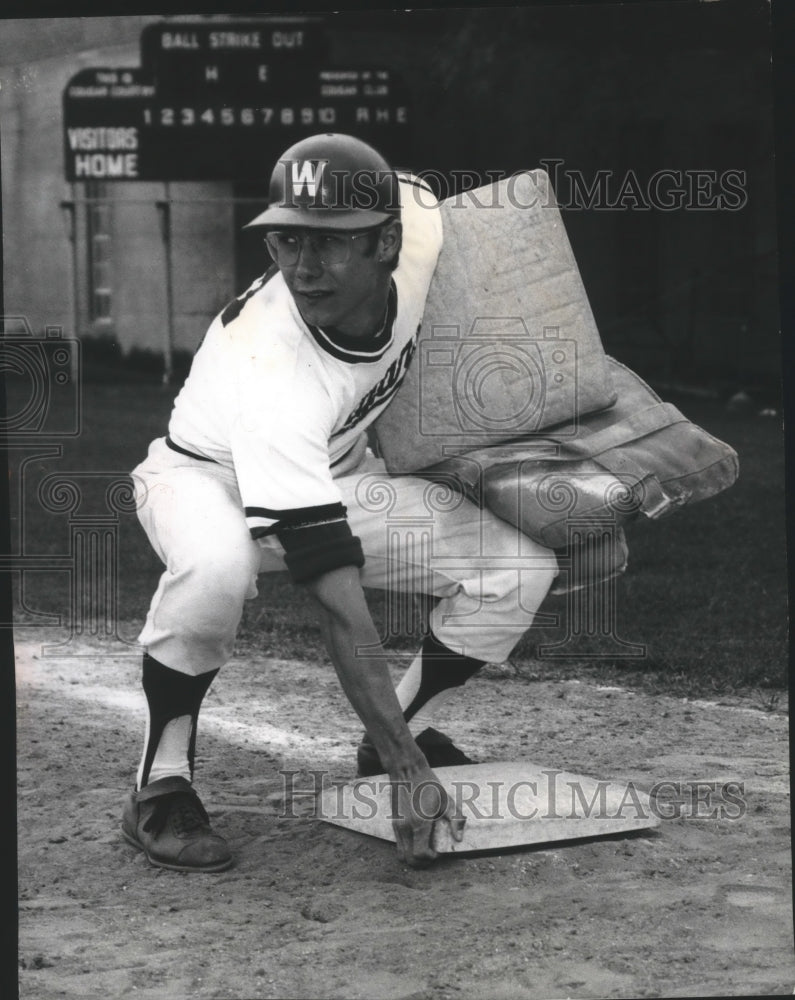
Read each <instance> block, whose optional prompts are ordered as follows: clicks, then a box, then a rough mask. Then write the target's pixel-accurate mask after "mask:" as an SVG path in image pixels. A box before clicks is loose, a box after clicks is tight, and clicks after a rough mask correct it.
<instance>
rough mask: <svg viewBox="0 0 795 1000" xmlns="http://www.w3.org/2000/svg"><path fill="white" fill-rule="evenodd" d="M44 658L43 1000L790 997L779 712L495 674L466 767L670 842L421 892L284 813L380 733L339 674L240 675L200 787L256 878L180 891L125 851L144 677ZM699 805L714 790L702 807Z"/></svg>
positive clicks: (613, 841) (32, 693) (202, 881)
mask: <svg viewBox="0 0 795 1000" xmlns="http://www.w3.org/2000/svg"><path fill="white" fill-rule="evenodd" d="M41 639H42V636H41V635H36V634H34V633H33V632H32V631H31V630H24V629H20V630H19V632H18V637H17V683H18V727H19V733H18V743H19V771H18V780H19V794H18V807H19V857H20V871H19V880H20V993H21V996H22V997H23V998H26V1000H53V998H59V997H70V998H81V1000H86V998H102V1000H107V998H121V997H138V998H151V1000H183V998H185V1000H187V998H189V997H190V998H219V1000H220V998H228V1000H243V998H266V997H267V998H270V997H306V998H321V997H322V998H358V997H372V998H384V1000H386V998H394V1000H397V998H402V1000H419V998H425V997H428V998H440V1000H441V998H480V997H483V998H486V997H489V998H495V1000H501V998H506V1000H507V998H519V1000H530V998H532V1000H546V998H557V997H560V998H563V997H572V998H574V997H643V996H649V997H653V996H663V997H676V996H721V995H723V996H726V995H733V996H739V995H750V996H753V995H764V994H782V995H783V994H790V993H792V991H793V985H795V961H794V960H793V948H792V945H793V929H792V908H791V898H792V897H791V881H790V872H791V855H790V810H789V797H788V793H789V776H788V726H787V717H786V714H785V708H786V706H779V707H778V708H777V710H775V711H772V712H771V711H765V710H763V709H762V708H756V707H752V706H749V703H748V702H745V703H740V702H739V701H735V702H734V703H733V704H728V703H721V704H713V703H706V702H694V701H686V700H681V699H676V698H671V697H664V696H654V697H652V696H649V695H645V694H641V693H636V692H629V691H625V690H622V689H619V688H604V687H598V686H595V685H592V684H588V683H584V682H577V681H571V680H569V681H561V682H558V683H551V682H541V681H536V682H532V681H527V680H523V679H522V678H520V677H517V676H515V675H514V674H513V673H512V672H511V671H510V670H509V669H504V668H503V669H500V668H489V669H488V670H487V671H486V676H484V677H478V678H476V679H475V680H474V681H472V682H471V683H470V684H469V685H467V689H466V692H464V693H462V695H461V697H460V699H459V700H457V701H456V702H455V703H454V706H453V707H452V708H451V709H450V710H449V712H448V716H447V719H448V723H449V724H448V727H447V728H448V731H449V732H451V734H452V735H454V736H455V737H456V739H457V742H459V743H460V744H461V745H462V746H463V747H464V748H466V749H468V750H469V751H470V752H471V753H473V755H476V756H477V757H478V758H479V759H481V760H500V759H502V760H520V759H527V760H530V761H533V762H534V763H540V764H543V765H545V766H546V765H548V766H550V767H555V768H561V769H565V770H569V771H574V772H577V773H583V774H589V775H593V776H595V777H599V778H607V779H615V780H632V781H633V782H634V783H635V784H636V785H637V786H638V787H639V788H642V789H645V790H647V791H652V793H653V795H654V796H655V798H654V801H655V802H656V803H657V804H658V808H659V809H660V811H661V814H662V815H665V816H670V815H674V818H670V819H668V818H666V819H664V820H663V822H662V823H661V825H660V826H659V827H658V828H657V829H656V830H653V831H640V832H638V833H634V834H632V835H623V836H615V837H606V838H594V839H590V840H579V841H572V842H568V843H556V844H552V845H547V846H543V845H542V846H540V847H538V846H537V847H533V848H526V849H519V850H513V851H510V852H506V853H499V854H498V853H481V854H478V855H468V856H457V857H447V858H445V859H443V860H441V861H439V862H437V864H436V865H435V866H433V867H432V868H430V869H427V870H423V871H414V870H412V869H409V868H407V867H406V866H405V865H402V864H401V863H400V862H399V861H398V860H397V857H396V854H395V849H394V846H393V845H391V844H388V843H386V842H384V841H379V840H375V839H372V838H370V837H366V836H363V835H360V834H354V833H350V832H348V831H345V830H342V829H339V828H336V827H333V826H329V825H327V824H324V823H321V822H319V821H318V820H317V819H315V818H314V817H313V815H312V801H311V799H310V798H308V797H307V796H297V797H295V798H294V799H293V800H290V799H289V796H288V798H287V801H285V787H284V782H283V779H282V777H281V776H280V774H279V771H280V770H288V771H291V772H298V774H297V775H295V776H294V778H293V787H294V788H301V787H309V782H310V778H309V774H308V771H309V770H319V769H326V770H328V772H329V776H330V777H331V778H346V777H350V776H351V774H352V761H353V750H354V747H355V745H356V743H357V741H358V737H359V733H360V728H361V727H360V725H359V723H358V721H357V720H356V718H355V717H354V715H353V713H352V711H351V709H350V708H349V706H348V704H347V702H346V700H345V698H344V696H343V694H342V693H341V691H340V689H339V687H338V685H337V681H336V678H335V676H334V672H333V669H332V668H331V667H330V666H329V665H327V664H316V663H307V662H297V661H286V660H272V659H267V658H266V657H264V656H263V657H261V658H258V659H255V660H254V661H253V662H252V661H251V660H250V659H249V660H247V661H246V662H243V661H241V660H240V659H235V660H234V661H233V662H232V663H231V664H229V665H228V666H227V667H226V668H225V669H224V671H223V672H222V674H221V675H220V677H219V678H218V680H217V681H216V682H215V684H214V686H213V688H212V689H211V691H210V693H209V695H208V699H207V702H206V710H205V711H204V713H203V717H202V724H201V727H200V733H199V760H198V770H197V782H196V783H197V787H198V788H199V790H200V792H201V793H202V796H203V798H204V801H205V804H206V805H207V807H208V809H209V811H210V814H211V816H212V817H213V821H214V824H215V826H216V827H217V828H218V830H219V831H221V832H223V833H224V834H225V835H226V836H227V837H228V838H229V839H230V841H231V844H232V846H233V849H234V851H235V854H236V858H237V863H236V866H235V867H234V868H232V869H231V870H229V871H227V872H224V873H222V874H220V875H213V876H195V875H182V874H175V873H170V872H165V871H162V870H158V869H154V868H151V867H149V866H148V865H147V863H146V862H145V860H144V858H143V857H142V855H141V854H139V853H137V852H136V851H135V850H134V849H133V848H131V847H129V846H128V845H127V844H126V843H125V842H124V841H123V839H122V837H121V834H120V832H119V819H120V811H121V803H122V799H123V797H124V794H125V793H126V791H127V790H128V789H129V787H130V786H131V783H132V780H133V772H134V769H135V766H136V764H137V759H138V755H139V752H140V749H141V741H142V733H143V698H142V696H141V695H140V693H139V688H138V659H137V657H134V656H121V655H113V654H112V653H111V652H94V654H93V655H86V656H63V655H61V656H42V655H41ZM82 651H83V652H86V653H88V652H90V651H89V650H87V649H83V650H82ZM70 652H73V650H70ZM117 652H118V651H117ZM456 706H460V708H461V711H460V714H459V713H458V712H457V711H456ZM696 782H707V783H712V784H708V785H707V786H706V787H707V792H703V791H702V793H701V805H699V804H698V802H697V801H696V799H697V796H696V794H695V791H694V789H695V787H696V786H695V783H696ZM733 782H736V783H738V785H739V786H740V787H741V793H738V790H737V788H736V787H733V786H731V785H730V783H733ZM727 787H729V788H730V791H729V792H728V793H727V792H726V789H727ZM677 812H678V813H679V815H678V816H676V815H675V814H676V813H677ZM285 813H292V814H293V815H292V816H287V815H285Z"/></svg>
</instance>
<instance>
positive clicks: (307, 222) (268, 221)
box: [243, 205, 400, 230]
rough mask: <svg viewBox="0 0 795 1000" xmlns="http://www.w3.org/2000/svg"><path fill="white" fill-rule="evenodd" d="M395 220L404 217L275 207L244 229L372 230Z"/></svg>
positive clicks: (336, 210)
mask: <svg viewBox="0 0 795 1000" xmlns="http://www.w3.org/2000/svg"><path fill="white" fill-rule="evenodd" d="M392 219H395V220H399V219H400V215H399V214H398V213H392V212H379V211H376V210H374V209H342V208H314V209H309V208H303V209H302V208H285V207H284V206H282V205H271V206H270V208H266V209H265V211H264V212H262V213H260V215H258V216H257V217H256V218H254V219H252V220H251V222H247V223H246V225H245V226H243V228H244V229H253V228H255V227H266V228H269V229H281V228H282V227H290V226H295V227H301V228H302V229H343V230H345V229H369V228H370V227H371V226H380V225H381V224H382V223H384V222H389V221H390V220H392Z"/></svg>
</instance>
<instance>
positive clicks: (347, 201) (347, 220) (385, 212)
mask: <svg viewBox="0 0 795 1000" xmlns="http://www.w3.org/2000/svg"><path fill="white" fill-rule="evenodd" d="M268 197H269V200H270V205H269V207H268V208H267V209H266V210H265V211H264V212H263V213H262V214H261V215H258V216H257V217H256V219H252V221H251V222H249V223H248V225H246V226H245V227H244V228H246V229H248V228H249V227H251V226H268V227H271V228H273V227H280V226H306V227H309V228H312V229H367V228H368V227H369V226H377V225H380V224H381V223H382V222H387V221H388V220H389V219H399V218H400V195H399V193H398V182H397V176H396V174H395V172H394V171H393V170H392V168H391V167H390V166H389V164H388V163H387V162H386V160H385V159H384V158H383V156H381V154H380V153H378V152H376V150H374V149H373V147H372V146H368V145H367V143H366V142H362V140H361V139H356V138H354V137H353V136H352V135H340V134H336V133H327V134H325V135H313V136H309V138H307V139H302V140H301V141H300V142H297V143H295V145H294V146H291V147H290V148H289V149H288V150H287V151H286V152H284V153H283V154H282V155H281V156H280V157H279V160H278V162H277V164H276V166H275V167H274V168H273V173H272V174H271V182H270V191H269V194H268Z"/></svg>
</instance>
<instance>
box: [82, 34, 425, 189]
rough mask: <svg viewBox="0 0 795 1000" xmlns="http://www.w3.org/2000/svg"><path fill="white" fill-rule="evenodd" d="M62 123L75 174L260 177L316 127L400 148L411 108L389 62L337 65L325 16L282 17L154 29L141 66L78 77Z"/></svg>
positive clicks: (145, 38) (145, 37)
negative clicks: (386, 64)
mask: <svg viewBox="0 0 795 1000" xmlns="http://www.w3.org/2000/svg"><path fill="white" fill-rule="evenodd" d="M63 121H64V153H65V164H66V179H67V180H69V181H84V180H103V181H114V180H118V181H130V180H145V181H166V180H167V181H178V180H186V181H210V180H239V181H262V180H265V179H266V178H267V177H268V176H269V175H270V170H271V168H272V166H273V161H274V160H275V158H276V157H277V156H278V155H279V153H281V152H282V151H283V150H284V149H286V148H287V146H289V145H291V144H292V143H293V142H296V141H298V140H299V139H301V138H303V137H304V136H306V135H310V134H312V133H314V132H323V131H328V132H350V133H353V134H355V135H357V136H359V137H360V138H362V139H365V140H366V141H369V142H371V143H372V144H373V145H374V146H376V147H377V148H378V149H380V150H381V151H382V152H383V153H384V154H385V155H386V156H387V157H388V158H389V157H390V156H392V155H395V154H398V155H399V154H400V152H401V151H402V150H404V149H405V147H406V140H407V138H408V135H409V126H410V114H409V101H408V95H407V92H406V88H405V87H404V85H403V84H402V81H401V80H400V79H399V78H398V77H397V76H396V75H395V74H393V73H392V72H391V71H390V70H389V69H387V68H384V67H375V66H358V67H337V66H334V65H333V64H331V62H330V60H329V57H328V41H327V37H326V33H325V31H324V29H323V25H322V24H319V23H318V22H317V21H312V20H309V19H304V18H292V19H291V18H279V19H268V20H263V21H258V22H252V23H224V24H221V23H213V24H206V23H199V24H192V23H185V22H173V23H171V22H162V23H159V24H152V25H148V26H147V27H146V28H144V30H143V32H142V34H141V66H140V67H133V68H89V69H82V70H80V71H79V72H77V73H76V74H75V75H74V76H73V77H72V78H71V79H70V80H69V82H68V84H67V85H66V88H65V90H64V94H63Z"/></svg>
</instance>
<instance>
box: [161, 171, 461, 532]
mask: <svg viewBox="0 0 795 1000" xmlns="http://www.w3.org/2000/svg"><path fill="white" fill-rule="evenodd" d="M418 183H419V182H417V181H415V180H413V179H411V178H401V184H400V189H401V201H402V211H401V221H402V224H403V244H402V249H401V253H400V262H399V266H398V268H397V269H396V270H395V272H394V274H393V275H392V285H391V289H390V293H389V302H388V309H387V317H386V322H385V324H384V327H383V329H382V330H381V331H380V332H379V333H378V334H376V335H375V336H374V337H373V338H371V339H367V340H365V339H362V340H359V339H357V338H350V337H343V336H341V335H339V334H338V333H331V332H325V331H323V330H321V329H319V328H316V327H312V326H309V325H307V324H306V323H305V322H304V320H303V319H302V318H301V315H300V313H299V311H298V309H297V307H296V305H295V302H294V300H293V298H292V295H291V294H290V292H289V290H288V288H287V286H286V284H285V282H284V280H283V278H282V276H281V274H280V273H279V272H278V271H276V270H274V269H271V271H269V272H268V273H267V274H266V275H264V276H263V277H262V278H259V279H258V280H257V281H255V282H254V283H253V284H252V285H251V287H250V288H249V289H248V290H247V291H246V292H245V293H244V294H243V295H241V296H240V297H239V298H238V299H236V300H234V301H233V302H232V303H231V304H230V305H229V306H228V307H227V308H226V309H225V310H224V311H223V312H222V313H221V314H220V315H219V316H218V317H217V318H216V319H215V320H214V321H213V323H212V325H211V326H210V328H209V330H208V331H207V335H206V337H205V339H204V341H203V343H202V345H201V347H200V348H199V350H198V351H197V353H196V357H195V358H194V361H193V365H192V367H191V371H190V375H189V376H188V378H187V380H186V382H185V385H184V387H183V389H182V390H181V392H180V393H179V395H178V397H177V399H176V402H175V404H174V410H173V413H172V415H171V420H170V423H169V428H168V432H169V441H170V443H172V445H175V446H176V447H177V449H178V450H185V451H187V452H189V453H192V454H194V455H195V456H201V457H204V458H206V459H208V460H211V461H213V462H218V463H220V464H221V465H224V466H226V467H229V468H232V469H234V472H235V475H236V477H237V481H238V485H239V488H240V494H241V497H242V501H243V505H244V508H245V516H246V521H247V523H248V526H249V528H250V530H251V533H252V535H253V536H254V537H259V536H261V535H263V534H266V533H271V532H272V531H273V530H274V529H275V528H276V526H277V525H279V526H284V525H286V526H290V525H310V524H315V525H317V524H321V523H324V522H328V521H330V520H338V519H339V518H340V517H343V516H344V508H343V507H342V501H341V495H340V492H339V490H338V488H337V486H336V484H335V482H334V467H335V464H336V465H337V467H340V466H342V465H343V462H342V460H343V459H344V458H345V456H346V455H347V454H348V453H350V451H351V449H353V448H355V447H356V445H357V442H360V441H361V437H362V434H363V431H364V429H365V428H366V427H367V426H368V425H369V424H370V423H372V421H373V420H374V419H375V418H376V417H377V416H378V414H379V413H380V412H381V410H382V409H383V408H384V407H385V406H386V404H387V403H388V402H389V400H390V398H391V397H392V396H393V395H394V393H395V392H396V391H397V389H398V386H399V385H400V382H401V380H402V378H403V376H404V374H405V372H406V369H407V367H408V364H409V362H410V360H411V358H412V355H413V353H414V350H415V347H416V336H417V332H418V329H419V324H420V321H421V318H422V312H423V309H424V306H425V299H426V296H427V293H428V287H429V285H430V282H431V277H432V275H433V271H434V268H435V266H436V261H437V258H438V255H439V252H440V250H441V245H442V223H441V215H440V213H439V210H438V207H436V206H435V204H434V203H433V199H432V196H431V194H430V191H429V189H427V188H425V187H424V186H423V190H422V192H421V195H418V192H417V191H416V190H415V189H414V188H413V186H412V185H414V184H418ZM345 464H347V463H345Z"/></svg>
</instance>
